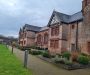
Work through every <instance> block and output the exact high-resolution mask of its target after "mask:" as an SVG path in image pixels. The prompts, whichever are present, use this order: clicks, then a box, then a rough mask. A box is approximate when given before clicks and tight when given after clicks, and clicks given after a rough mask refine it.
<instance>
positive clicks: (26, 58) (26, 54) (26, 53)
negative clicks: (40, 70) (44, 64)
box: [24, 50, 28, 68]
mask: <svg viewBox="0 0 90 75" xmlns="http://www.w3.org/2000/svg"><path fill="white" fill-rule="evenodd" d="M27 62H28V50H25V55H24V67H25V68H27Z"/></svg>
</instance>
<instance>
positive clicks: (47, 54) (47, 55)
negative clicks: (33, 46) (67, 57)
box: [43, 52, 51, 58]
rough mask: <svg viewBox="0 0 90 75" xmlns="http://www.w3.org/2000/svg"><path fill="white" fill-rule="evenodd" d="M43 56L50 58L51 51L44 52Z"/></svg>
mask: <svg viewBox="0 0 90 75" xmlns="http://www.w3.org/2000/svg"><path fill="white" fill-rule="evenodd" d="M43 57H46V58H50V57H51V56H50V54H49V52H44V53H43Z"/></svg>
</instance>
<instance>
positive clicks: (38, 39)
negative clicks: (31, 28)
mask: <svg viewBox="0 0 90 75" xmlns="http://www.w3.org/2000/svg"><path fill="white" fill-rule="evenodd" d="M41 41H42V36H41V35H38V36H37V43H38V44H40V43H41Z"/></svg>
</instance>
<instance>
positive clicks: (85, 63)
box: [77, 55, 89, 65]
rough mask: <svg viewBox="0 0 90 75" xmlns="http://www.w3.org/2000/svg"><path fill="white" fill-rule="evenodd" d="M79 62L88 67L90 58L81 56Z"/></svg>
mask: <svg viewBox="0 0 90 75" xmlns="http://www.w3.org/2000/svg"><path fill="white" fill-rule="evenodd" d="M77 61H78V62H79V63H80V64H83V65H87V64H88V63H89V58H88V57H87V56H84V55H79V56H78V59H77Z"/></svg>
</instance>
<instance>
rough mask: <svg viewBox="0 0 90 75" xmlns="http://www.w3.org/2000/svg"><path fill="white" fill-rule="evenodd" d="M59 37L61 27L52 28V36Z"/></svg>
mask: <svg viewBox="0 0 90 75" xmlns="http://www.w3.org/2000/svg"><path fill="white" fill-rule="evenodd" d="M54 35H59V26H55V27H52V28H51V36H54Z"/></svg>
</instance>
